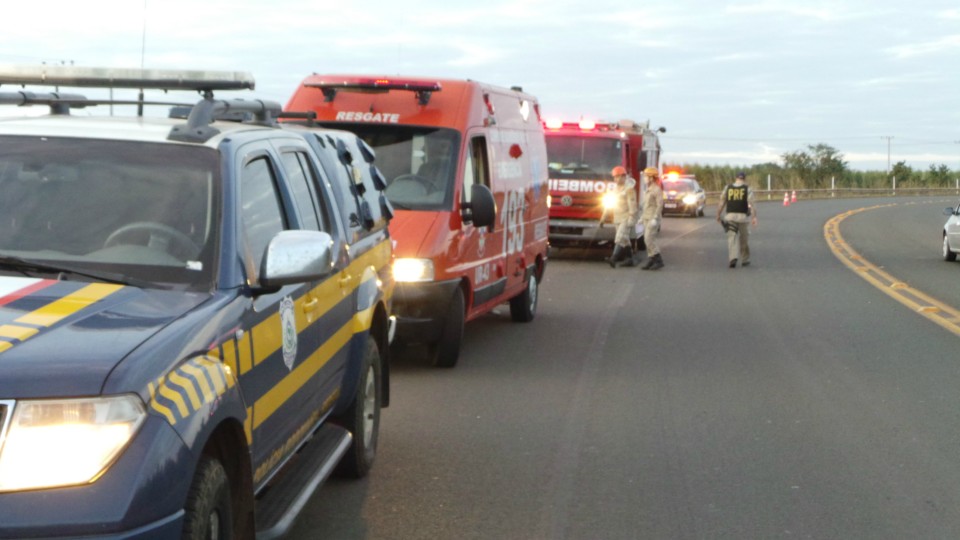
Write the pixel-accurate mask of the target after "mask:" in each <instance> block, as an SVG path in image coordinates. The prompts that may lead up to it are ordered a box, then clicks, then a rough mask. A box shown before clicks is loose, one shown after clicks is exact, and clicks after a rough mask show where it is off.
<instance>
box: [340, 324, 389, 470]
mask: <svg viewBox="0 0 960 540" xmlns="http://www.w3.org/2000/svg"><path fill="white" fill-rule="evenodd" d="M361 369H362V371H361V373H362V376H361V377H360V382H359V385H358V387H357V393H356V395H355V396H354V398H353V403H351V404H350V408H348V409H347V410H346V411H345V412H344V413H343V415H342V416H340V417H338V418H337V419H336V421H335V422H336V423H337V424H338V425H341V426H343V427H344V428H346V429H347V430H348V431H349V432H350V433H352V434H353V442H352V443H351V444H350V449H349V450H347V453H346V454H344V456H343V459H341V460H340V463H339V464H337V475H339V476H343V477H349V478H363V477H364V476H366V475H367V473H369V472H370V469H371V468H372V467H373V460H374V459H375V458H376V457H377V441H378V440H379V438H380V437H379V434H380V407H381V402H380V396H382V395H383V393H382V390H381V378H380V374H381V373H382V369H383V366H382V365H381V363H380V349H379V347H377V342H376V340H374V339H373V336H367V349H366V351H364V355H363V366H362V367H361Z"/></svg>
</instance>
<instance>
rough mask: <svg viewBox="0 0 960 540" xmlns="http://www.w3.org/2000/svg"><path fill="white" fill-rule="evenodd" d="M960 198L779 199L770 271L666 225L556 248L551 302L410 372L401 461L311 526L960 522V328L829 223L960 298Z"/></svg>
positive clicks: (798, 528)
mask: <svg viewBox="0 0 960 540" xmlns="http://www.w3.org/2000/svg"><path fill="white" fill-rule="evenodd" d="M955 203H956V199H954V198H949V197H938V198H916V199H915V198H889V199H857V200H829V201H800V202H798V203H795V204H793V205H791V206H790V207H788V208H784V207H783V206H782V205H781V203H780V202H779V201H773V202H770V203H763V204H761V205H760V206H759V220H760V222H759V227H758V228H756V229H755V230H754V231H753V234H752V237H751V247H752V252H753V257H752V261H753V264H752V265H751V266H750V267H748V268H736V269H729V268H727V257H726V243H725V239H724V236H723V232H722V229H721V227H720V225H719V224H717V223H716V222H715V221H714V220H713V219H712V216H713V215H715V208H714V207H708V208H707V217H705V218H698V219H694V218H672V217H668V218H666V219H665V221H664V224H663V232H662V252H663V259H664V261H665V263H666V267H665V268H664V269H663V270H660V271H657V272H645V271H641V270H640V269H638V268H633V269H628V268H621V269H617V270H613V269H610V268H609V267H608V266H607V265H606V264H605V263H604V262H603V261H602V260H601V257H603V256H605V255H607V252H608V250H606V249H604V250H602V251H601V250H594V251H591V250H576V249H573V250H562V251H561V252H560V253H558V254H555V256H553V258H551V260H550V262H549V264H548V267H547V274H546V278H545V280H544V282H543V283H542V286H541V289H540V292H541V296H540V304H539V309H538V314H537V317H536V319H535V320H534V321H533V322H532V323H529V324H520V323H512V322H511V321H510V317H509V310H508V309H506V306H504V308H503V309H500V310H498V313H495V314H492V315H489V316H486V317H484V318H482V319H481V320H478V321H474V322H471V323H468V325H467V328H466V341H465V346H464V351H463V354H462V356H461V359H460V363H459V365H458V366H457V367H455V368H453V369H447V370H445V369H434V368H430V367H427V366H426V365H425V364H423V363H422V362H418V361H417V360H416V359H411V358H405V359H400V360H398V361H397V362H396V363H395V364H394V367H393V403H392V405H391V407H389V408H388V409H385V410H384V413H383V417H382V426H381V432H380V434H381V439H380V454H379V456H378V461H377V463H376V465H375V466H374V469H373V471H372V473H371V475H370V476H369V477H368V478H366V479H364V480H360V481H349V480H339V479H332V480H331V481H329V482H328V483H327V484H326V485H324V486H323V487H322V488H321V489H320V491H318V493H317V494H316V495H315V496H314V497H313V498H312V499H311V501H310V503H309V505H308V507H307V509H306V510H305V512H304V514H303V515H301V517H300V519H299V520H298V522H297V525H296V527H295V529H294V533H293V535H292V537H293V538H301V539H316V538H332V539H403V540H406V539H431V540H432V539H518V540H521V539H522V540H527V539H550V540H552V539H720V538H729V539H753V538H758V539H768V538H816V539H859V538H869V539H887V538H889V539H906V538H910V539H915V538H931V539H932V538H937V539H940V538H960V353H958V349H960V340H958V336H957V335H955V334H954V333H952V332H950V331H948V330H947V329H944V328H942V327H941V326H938V325H937V324H934V323H933V322H931V321H929V320H928V319H926V318H924V317H922V316H920V315H918V314H917V313H916V312H914V310H912V309H909V308H908V307H906V306H904V305H902V304H901V303H898V302H897V301H896V300H894V299H892V298H891V297H889V296H887V295H886V294H884V293H883V292H882V291H880V290H878V289H877V287H875V286H874V285H872V284H870V283H869V282H867V281H866V280H865V279H863V278H862V277H861V276H858V275H857V273H856V272H854V271H852V270H850V269H849V268H847V267H846V266H845V265H844V264H843V263H842V262H841V261H840V260H839V259H838V258H837V257H836V256H834V254H833V253H832V252H831V250H830V248H829V246H828V244H827V241H826V240H825V238H824V224H825V223H826V222H827V220H829V219H830V218H832V217H833V216H835V215H838V214H840V213H842V212H845V211H847V210H851V209H858V208H864V207H873V206H875V205H882V206H880V207H878V208H874V209H871V210H867V211H864V212H860V213H857V214H855V215H851V216H850V217H848V218H846V219H845V220H844V221H843V222H842V224H841V226H840V231H841V233H842V235H843V238H844V239H845V240H846V242H847V243H849V244H850V245H851V246H852V247H853V248H855V249H856V250H857V251H858V252H859V253H860V254H861V255H862V256H863V257H864V258H866V259H868V260H870V261H871V262H872V263H874V264H876V265H877V266H880V267H882V268H883V269H884V270H885V271H887V272H889V273H891V274H893V275H895V276H896V277H897V278H899V279H901V280H903V282H904V283H907V284H909V286H910V287H914V288H916V289H918V290H922V291H923V292H925V293H927V294H930V295H931V296H934V297H936V298H937V299H939V300H941V301H943V302H944V303H946V304H949V305H951V306H954V307H960V287H958V282H960V262H958V263H947V262H944V261H943V260H942V259H941V257H940V230H941V228H942V225H943V223H944V221H945V220H946V217H945V216H944V215H943V213H942V212H943V209H944V208H945V207H947V206H951V205H955Z"/></svg>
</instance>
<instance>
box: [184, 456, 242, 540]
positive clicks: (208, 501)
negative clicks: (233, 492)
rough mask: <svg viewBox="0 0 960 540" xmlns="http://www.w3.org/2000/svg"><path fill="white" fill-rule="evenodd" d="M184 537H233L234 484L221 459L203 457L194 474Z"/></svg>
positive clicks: (216, 539) (208, 539)
mask: <svg viewBox="0 0 960 540" xmlns="http://www.w3.org/2000/svg"><path fill="white" fill-rule="evenodd" d="M184 513H185V516H184V520H183V538H184V539H187V540H221V539H223V540H229V539H231V538H233V512H232V509H231V507H230V483H229V481H228V480H227V471H226V470H224V468H223V465H222V464H221V463H220V461H219V460H217V459H214V458H212V457H208V456H203V457H202V458H200V464H199V465H197V472H196V474H195V475H194V476H193V484H192V485H191V486H190V491H189V492H188V493H187V503H186V505H185V506H184Z"/></svg>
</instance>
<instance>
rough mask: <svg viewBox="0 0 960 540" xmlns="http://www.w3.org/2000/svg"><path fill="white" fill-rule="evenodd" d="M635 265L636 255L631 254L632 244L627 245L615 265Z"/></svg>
mask: <svg viewBox="0 0 960 540" xmlns="http://www.w3.org/2000/svg"><path fill="white" fill-rule="evenodd" d="M636 265H637V257H636V255H634V254H633V246H627V247H626V248H624V255H623V257H622V258H621V259H620V261H619V262H618V263H617V267H618V268H619V267H621V266H630V267H633V266H636Z"/></svg>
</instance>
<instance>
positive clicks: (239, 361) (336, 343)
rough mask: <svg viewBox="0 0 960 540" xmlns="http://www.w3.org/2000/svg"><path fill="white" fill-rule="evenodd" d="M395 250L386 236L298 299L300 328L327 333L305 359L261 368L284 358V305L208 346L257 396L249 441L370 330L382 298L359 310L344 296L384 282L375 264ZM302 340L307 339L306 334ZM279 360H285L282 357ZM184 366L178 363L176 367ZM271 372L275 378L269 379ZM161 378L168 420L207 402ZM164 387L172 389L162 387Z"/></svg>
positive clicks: (247, 425)
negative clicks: (343, 276)
mask: <svg viewBox="0 0 960 540" xmlns="http://www.w3.org/2000/svg"><path fill="white" fill-rule="evenodd" d="M391 256H392V250H391V245H390V243H389V240H387V241H384V242H381V243H380V244H379V245H377V247H375V248H374V249H371V250H370V251H369V252H367V253H365V254H364V255H363V256H361V257H358V258H357V260H355V261H353V263H351V265H350V266H349V268H347V269H346V270H345V271H341V272H338V274H337V275H334V276H331V278H329V279H326V280H325V281H324V282H323V283H321V284H319V285H318V286H316V287H314V288H313V289H311V290H310V291H307V292H305V293H304V294H302V295H300V296H299V297H297V298H294V299H293V303H294V312H295V313H297V316H296V330H297V333H298V334H302V333H303V332H304V331H307V330H308V329H314V328H316V325H321V327H323V332H324V334H325V335H324V336H323V337H322V339H321V343H320V346H319V347H317V348H316V349H315V350H314V351H312V352H311V353H310V354H309V355H307V356H306V358H302V357H301V358H302V359H301V360H300V361H299V362H298V363H297V364H295V365H293V366H292V367H291V368H290V369H289V370H288V369H287V368H286V367H284V368H283V370H282V371H281V370H280V369H279V368H277V366H275V365H273V364H275V363H274V362H271V363H270V364H271V365H270V368H271V369H268V370H267V371H263V370H258V369H257V368H258V367H259V366H261V365H263V364H264V363H265V362H266V361H267V360H268V359H271V358H273V357H274V356H276V357H277V358H279V355H280V352H281V350H282V347H283V342H282V341H283V338H282V332H281V320H280V312H279V310H277V311H274V312H273V313H270V314H268V315H267V316H266V317H265V318H264V319H263V320H261V321H259V322H257V323H256V324H255V325H254V326H253V327H252V328H250V329H249V330H240V331H236V332H235V333H234V334H233V335H231V336H230V337H229V338H228V339H226V340H224V341H222V342H221V343H219V344H218V346H216V347H214V348H212V349H211V350H210V351H209V352H208V354H207V357H206V358H207V359H210V360H216V361H217V362H218V363H221V364H222V365H223V366H224V372H225V373H226V374H227V375H233V376H235V377H236V379H237V380H238V381H240V384H241V386H242V387H243V388H244V391H245V394H247V398H248V399H249V400H250V401H252V404H251V403H250V402H248V404H247V418H246V419H245V421H244V431H245V432H246V437H247V441H248V443H249V442H252V441H253V433H254V431H255V430H256V429H257V428H258V427H260V426H261V425H262V424H263V423H264V422H266V421H267V420H268V419H269V418H270V417H271V416H273V415H274V414H275V413H276V412H277V411H278V410H279V409H280V408H281V407H282V406H283V405H284V404H285V403H286V402H287V401H288V400H290V398H292V397H293V396H294V395H295V394H297V392H299V391H300V389H301V388H303V386H304V385H306V384H308V383H309V382H310V381H311V380H313V378H314V377H315V376H316V375H317V374H318V373H320V371H321V370H322V369H323V368H324V367H325V366H326V365H327V364H328V363H329V361H330V360H331V359H332V358H333V357H334V356H336V354H337V353H338V352H340V351H341V350H342V349H343V348H344V347H346V346H348V345H349V343H350V340H351V339H352V338H353V337H354V336H355V335H357V334H361V333H364V332H368V331H369V330H370V327H371V325H372V322H373V310H374V308H375V306H376V304H375V303H371V304H370V305H367V306H362V307H361V309H359V310H356V309H355V308H354V306H352V305H348V304H346V303H344V302H343V300H344V298H349V297H351V296H352V295H353V292H354V290H355V289H357V288H361V287H362V288H369V287H376V288H380V286H381V284H380V283H378V276H377V272H376V271H370V269H371V268H373V269H383V268H389V264H390V258H391ZM343 273H345V274H346V275H349V276H356V277H355V279H353V280H351V282H349V284H346V285H345V284H344V283H345V282H342V281H341V280H340V279H339V275H341V274H343ZM392 292H393V290H392V287H384V288H383V296H384V298H386V299H387V300H388V301H389V299H390V297H391V296H392ZM345 293H346V294H345ZM314 301H315V302H318V304H317V305H315V306H310V311H312V312H314V313H316V314H317V316H316V317H308V316H307V315H306V314H305V310H304V306H305V304H307V303H308V302H314ZM344 309H350V310H351V311H353V312H352V313H351V314H349V315H347V314H344V316H343V317H337V316H336V313H337V312H338V311H341V310H344ZM331 318H335V319H337V320H343V321H345V322H344V324H342V325H340V326H339V327H336V328H331V327H329V321H330V320H331ZM301 343H303V341H302V340H301ZM277 364H278V365H282V362H279V363H277ZM264 367H266V366H264ZM180 371H181V370H180V369H178V370H176V371H175V373H178V372H180ZM254 371H257V376H255V377H253V378H250V376H251V375H252V373H253V372H254ZM267 372H269V373H271V374H272V376H269V375H265V374H266V373H267ZM281 373H282V374H281ZM267 378H270V379H271V380H269V381H267V380H265V379H267ZM160 382H161V381H158V383H157V384H156V385H154V386H155V388H156V391H153V390H151V396H159V397H158V398H155V401H162V403H163V405H164V406H165V407H167V409H168V411H167V412H161V414H163V415H164V416H165V417H167V419H168V420H170V419H171V418H172V419H174V422H171V423H175V422H176V421H179V420H182V419H183V418H185V416H184V415H182V414H181V412H182V411H181V410H180V407H182V409H183V411H186V413H187V414H191V413H194V412H196V411H197V410H199V408H200V407H202V405H203V403H205V401H204V399H202V396H201V393H200V392H197V390H196V389H194V394H195V396H196V398H197V401H198V402H199V407H194V406H193V401H192V400H191V394H190V392H189V391H188V390H186V389H183V388H184V387H185V386H188V385H185V384H183V381H182V379H180V378H179V377H178V378H177V379H173V378H172V377H168V378H167V379H166V380H164V381H162V382H163V383H164V384H160ZM178 383H180V384H178ZM162 388H165V389H166V390H164V391H163V392H161V389H162ZM164 392H165V393H166V395H165V394H164ZM173 394H175V395H176V396H178V397H177V399H173V397H172V395H173ZM217 396H218V395H214V396H213V398H212V399H216V397H217ZM171 405H172V407H171ZM331 405H332V404H331ZM154 410H157V409H154ZM157 412H160V411H159V410H158V411H157Z"/></svg>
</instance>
